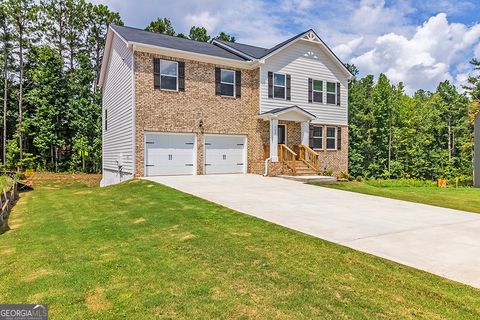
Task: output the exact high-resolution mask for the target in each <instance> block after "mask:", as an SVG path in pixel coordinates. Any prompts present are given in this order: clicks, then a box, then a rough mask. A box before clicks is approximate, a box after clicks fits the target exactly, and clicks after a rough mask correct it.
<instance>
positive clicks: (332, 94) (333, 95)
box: [327, 82, 337, 104]
mask: <svg viewBox="0 0 480 320" xmlns="http://www.w3.org/2000/svg"><path fill="white" fill-rule="evenodd" d="M327 103H329V104H337V84H336V83H335V82H327Z"/></svg>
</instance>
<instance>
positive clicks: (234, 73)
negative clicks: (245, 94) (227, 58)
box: [220, 69, 237, 98]
mask: <svg viewBox="0 0 480 320" xmlns="http://www.w3.org/2000/svg"><path fill="white" fill-rule="evenodd" d="M222 71H226V72H232V73H233V83H229V82H223V81H222ZM235 76H236V72H235V71H234V70H230V69H220V87H221V85H222V84H229V85H233V94H232V95H231V96H227V95H224V94H221V95H220V96H221V97H228V98H235V97H236V93H237V86H236V85H235V82H236V80H237V79H236V78H235ZM220 91H222V89H221V88H220Z"/></svg>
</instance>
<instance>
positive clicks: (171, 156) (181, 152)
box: [145, 133, 196, 176]
mask: <svg viewBox="0 0 480 320" xmlns="http://www.w3.org/2000/svg"><path fill="white" fill-rule="evenodd" d="M195 154H196V153H195V135H194V134H168V133H146V134H145V175H146V176H165V175H186V174H194V172H195V161H194V159H195Z"/></svg>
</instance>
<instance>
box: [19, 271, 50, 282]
mask: <svg viewBox="0 0 480 320" xmlns="http://www.w3.org/2000/svg"><path fill="white" fill-rule="evenodd" d="M51 274H52V271H50V270H47V269H39V270H37V271H35V272H34V273H31V274H29V275H28V276H26V277H25V278H23V282H32V281H35V280H37V279H40V278H42V277H45V276H48V275H51Z"/></svg>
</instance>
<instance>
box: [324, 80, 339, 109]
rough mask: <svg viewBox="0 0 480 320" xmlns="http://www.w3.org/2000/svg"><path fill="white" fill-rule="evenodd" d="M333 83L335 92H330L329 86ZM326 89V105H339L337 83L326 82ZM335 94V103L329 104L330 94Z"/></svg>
mask: <svg viewBox="0 0 480 320" xmlns="http://www.w3.org/2000/svg"><path fill="white" fill-rule="evenodd" d="M329 83H333V84H334V85H335V92H328V84H329ZM325 85H326V88H325V98H326V99H325V103H326V104H331V105H336V104H337V83H336V82H331V81H326V82H325ZM332 93H333V94H334V95H335V102H334V103H328V94H332Z"/></svg>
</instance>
